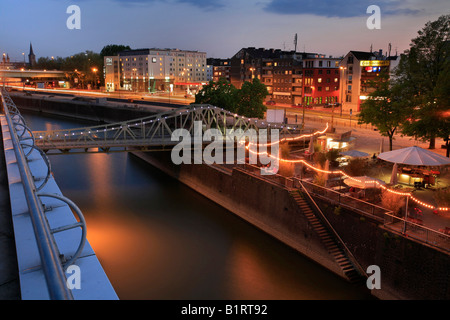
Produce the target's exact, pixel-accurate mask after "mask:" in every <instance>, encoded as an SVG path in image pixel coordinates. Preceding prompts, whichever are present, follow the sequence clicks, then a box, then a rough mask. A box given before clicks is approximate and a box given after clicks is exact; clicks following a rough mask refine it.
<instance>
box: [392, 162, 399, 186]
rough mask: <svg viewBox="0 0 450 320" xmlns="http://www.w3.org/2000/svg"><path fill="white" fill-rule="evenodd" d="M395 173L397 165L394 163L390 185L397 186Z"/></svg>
mask: <svg viewBox="0 0 450 320" xmlns="http://www.w3.org/2000/svg"><path fill="white" fill-rule="evenodd" d="M397 171H398V165H397V164H396V163H394V166H393V167H392V174H391V185H394V184H397V182H398V176H397Z"/></svg>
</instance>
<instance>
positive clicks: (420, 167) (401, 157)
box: [378, 146, 450, 188]
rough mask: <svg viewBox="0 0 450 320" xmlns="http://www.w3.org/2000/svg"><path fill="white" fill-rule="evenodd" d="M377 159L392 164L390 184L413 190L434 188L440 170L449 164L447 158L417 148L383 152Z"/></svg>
mask: <svg viewBox="0 0 450 320" xmlns="http://www.w3.org/2000/svg"><path fill="white" fill-rule="evenodd" d="M378 158H379V159H381V160H384V161H388V162H393V163H394V166H393V168H392V176H391V184H393V185H395V184H397V183H400V184H406V185H410V186H414V187H415V188H425V187H431V186H435V185H436V184H437V180H438V178H439V176H440V174H441V172H440V168H441V167H442V166H445V165H449V164H450V159H449V158H447V157H444V156H441V155H439V154H437V153H434V152H432V151H429V150H426V149H423V148H420V147H417V146H413V147H409V148H403V149H399V150H394V151H389V152H384V153H381V154H380V155H379V156H378Z"/></svg>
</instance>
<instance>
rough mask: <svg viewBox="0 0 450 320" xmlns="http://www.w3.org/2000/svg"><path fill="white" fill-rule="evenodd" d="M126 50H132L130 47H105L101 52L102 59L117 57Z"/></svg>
mask: <svg viewBox="0 0 450 320" xmlns="http://www.w3.org/2000/svg"><path fill="white" fill-rule="evenodd" d="M125 50H131V48H130V46H125V45H117V44H109V45H107V46H104V47H103V49H102V51H100V55H101V56H102V58H103V57H106V56H116V55H117V54H118V53H119V52H121V51H125Z"/></svg>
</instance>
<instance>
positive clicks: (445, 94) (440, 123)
mask: <svg viewBox="0 0 450 320" xmlns="http://www.w3.org/2000/svg"><path fill="white" fill-rule="evenodd" d="M449 32H450V15H443V16H441V17H439V18H438V19H437V20H435V21H432V22H428V23H426V24H425V27H424V28H423V29H422V30H420V31H419V32H418V36H417V37H416V38H414V39H412V43H411V48H410V49H409V50H407V51H405V54H404V55H403V56H402V59H401V60H400V63H399V66H398V68H397V70H396V76H397V77H398V79H399V81H400V82H401V83H402V87H403V92H405V93H406V94H407V95H408V96H409V100H410V102H411V103H410V104H409V108H408V110H407V111H408V112H409V113H410V114H411V117H410V118H409V119H408V121H407V122H405V124H404V125H403V129H402V132H403V133H404V134H407V135H410V136H415V137H417V138H422V139H425V140H429V141H430V146H429V147H430V148H431V149H433V148H434V147H435V138H436V137H443V138H445V137H448V135H449V130H450V129H448V128H449V127H450V123H449V117H448V116H447V117H445V116H443V114H444V113H445V112H446V111H448V110H449V109H450V107H449V103H450V99H449V95H450V90H449V86H450V85H449V77H450V75H449V70H450V69H449V60H450V43H449V41H448V39H449Z"/></svg>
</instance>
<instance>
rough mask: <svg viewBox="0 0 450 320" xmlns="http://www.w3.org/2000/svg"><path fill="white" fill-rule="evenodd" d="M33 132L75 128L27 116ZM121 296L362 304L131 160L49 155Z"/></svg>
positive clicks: (330, 278)
mask: <svg viewBox="0 0 450 320" xmlns="http://www.w3.org/2000/svg"><path fill="white" fill-rule="evenodd" d="M25 116H26V121H27V123H28V125H29V126H30V127H31V128H32V129H33V130H41V129H42V128H56V127H59V128H70V127H79V126H80V125H82V123H81V124H80V123H76V122H71V121H66V120H61V119H46V118H41V117H38V116H35V115H25ZM50 161H51V163H52V168H53V172H54V176H55V179H56V181H57V183H58V185H59V186H60V188H61V190H62V192H63V193H64V195H66V196H67V197H69V198H70V199H71V200H73V201H74V202H75V203H76V204H77V205H78V206H79V207H80V208H81V210H82V211H83V213H84V215H85V218H86V222H87V230H88V231H87V232H88V241H89V242H90V244H91V245H92V247H93V248H94V250H95V252H96V254H97V256H98V258H99V259H100V261H101V263H102V266H103V267H104V269H105V271H106V273H107V275H108V277H109V279H110V280H111V282H112V284H113V286H114V288H115V290H116V292H117V294H118V295H119V297H120V298H121V299H156V300H162V299H285V300H288V299H367V298H370V295H368V294H367V292H365V291H362V290H360V289H357V288H355V287H353V286H351V285H350V284H348V283H346V282H345V281H343V280H342V279H340V278H339V277H337V276H335V275H333V274H331V273H330V272H329V271H327V270H325V269H324V268H322V267H320V266H318V265H317V264H315V263H313V262H311V261H310V260H309V259H307V258H305V257H303V256H301V255H300V254H298V253H297V252H295V251H294V250H292V249H290V248H288V247H287V246H285V245H283V244H281V243H279V242H278V241H276V240H274V239H273V238H272V237H270V236H268V235H266V234H265V233H263V232H261V231H260V230H258V229H256V228H254V227H253V226H251V225H249V224H248V223H246V222H245V221H243V220H241V219H239V218H237V217H236V216H234V215H233V214H231V213H230V212H228V211H227V210H225V209H223V208H222V207H220V206H217V205H216V204H215V203H213V202H211V201H209V200H208V199H206V198H204V197H202V196H201V195H199V194H198V193H196V192H194V191H192V190H191V189H189V188H187V187H186V186H184V185H182V184H180V183H179V182H178V181H175V180H173V179H171V178H169V177H167V176H166V175H164V174H163V173H161V172H160V171H158V170H156V169H154V168H152V167H151V166H149V165H148V164H146V163H145V162H143V161H142V160H140V159H138V158H137V157H135V156H133V155H128V154H125V153H115V154H81V155H63V156H52V157H50Z"/></svg>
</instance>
